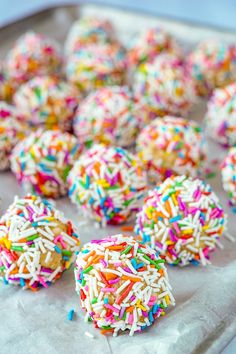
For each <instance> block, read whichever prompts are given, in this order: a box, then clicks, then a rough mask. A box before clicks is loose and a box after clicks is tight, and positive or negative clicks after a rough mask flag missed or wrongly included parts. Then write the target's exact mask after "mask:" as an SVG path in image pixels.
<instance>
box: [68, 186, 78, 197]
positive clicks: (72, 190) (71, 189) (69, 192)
mask: <svg viewBox="0 0 236 354" xmlns="http://www.w3.org/2000/svg"><path fill="white" fill-rule="evenodd" d="M75 188H76V184H75V183H74V184H73V186H72V187H71V188H70V189H69V191H68V194H69V195H71V194H73V193H74V191H75Z"/></svg>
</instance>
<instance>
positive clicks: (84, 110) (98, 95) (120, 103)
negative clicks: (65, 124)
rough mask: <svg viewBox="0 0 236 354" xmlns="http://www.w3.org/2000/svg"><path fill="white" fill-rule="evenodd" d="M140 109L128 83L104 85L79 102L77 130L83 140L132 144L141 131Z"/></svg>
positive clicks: (80, 139)
mask: <svg viewBox="0 0 236 354" xmlns="http://www.w3.org/2000/svg"><path fill="white" fill-rule="evenodd" d="M138 115H139V112H138V111H137V108H136V106H135V102H134V98H133V96H132V93H131V92H130V90H129V88H128V87H127V86H111V87H103V88H100V89H99V90H96V91H94V92H92V93H90V95H88V96H87V97H86V98H85V99H84V100H83V101H82V102H81V104H80V105H79V107H78V109H77V112H76V114H75V119H74V125H73V127H74V132H75V135H76V136H77V137H78V139H79V141H80V142H81V143H84V144H85V145H86V146H91V145H92V144H93V143H94V142H97V143H104V144H106V145H118V146H123V147H126V146H130V145H132V144H134V142H135V138H136V136H137V133H138V131H139V121H140V118H139V117H138Z"/></svg>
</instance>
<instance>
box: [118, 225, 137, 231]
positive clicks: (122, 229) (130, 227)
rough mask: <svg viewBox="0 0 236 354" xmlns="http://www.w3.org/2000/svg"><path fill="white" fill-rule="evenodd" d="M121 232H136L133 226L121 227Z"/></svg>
mask: <svg viewBox="0 0 236 354" xmlns="http://www.w3.org/2000/svg"><path fill="white" fill-rule="evenodd" d="M121 231H124V232H126V231H131V232H132V231H134V227H133V226H132V225H124V226H122V227H121Z"/></svg>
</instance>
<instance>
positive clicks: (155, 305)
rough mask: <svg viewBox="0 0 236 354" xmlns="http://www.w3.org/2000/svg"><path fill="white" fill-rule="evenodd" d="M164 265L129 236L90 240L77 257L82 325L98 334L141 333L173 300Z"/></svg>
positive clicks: (77, 279)
mask: <svg viewBox="0 0 236 354" xmlns="http://www.w3.org/2000/svg"><path fill="white" fill-rule="evenodd" d="M163 262H164V260H163V259H161V258H160V257H159V256H158V253H156V252H155V251H154V250H153V249H151V248H150V247H149V246H147V245H141V244H140V243H138V242H137V241H136V240H135V239H134V238H133V237H131V236H124V235H114V236H108V237H106V238H104V239H102V240H93V241H91V242H90V243H88V244H86V245H84V247H83V248H82V251H81V252H80V253H79V254H78V256H77V259H76V267H75V280H76V291H77V292H78V295H79V296H80V302H81V307H82V309H83V310H84V311H85V312H86V315H85V320H87V321H92V322H93V323H94V325H95V327H96V328H99V329H100V330H101V331H102V333H103V334H109V333H110V334H111V333H113V336H117V334H118V333H119V332H120V331H126V330H127V331H129V335H130V336H132V335H133V334H134V333H137V332H141V331H143V330H145V329H146V328H147V327H148V326H151V325H152V324H154V322H155V321H156V320H157V319H158V318H159V317H161V316H163V315H165V310H166V308H167V307H168V306H169V305H174V304H175V300H174V298H173V295H172V293H171V287H170V285H169V281H168V275H167V271H166V268H165V266H164V264H163Z"/></svg>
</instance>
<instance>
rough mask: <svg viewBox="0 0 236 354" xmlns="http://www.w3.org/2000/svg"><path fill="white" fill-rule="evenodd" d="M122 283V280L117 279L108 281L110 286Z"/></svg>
mask: <svg viewBox="0 0 236 354" xmlns="http://www.w3.org/2000/svg"><path fill="white" fill-rule="evenodd" d="M119 281H120V278H116V279H111V280H109V281H108V283H109V284H116V283H118V282H119Z"/></svg>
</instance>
